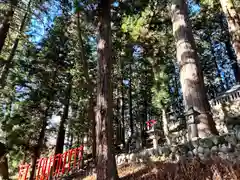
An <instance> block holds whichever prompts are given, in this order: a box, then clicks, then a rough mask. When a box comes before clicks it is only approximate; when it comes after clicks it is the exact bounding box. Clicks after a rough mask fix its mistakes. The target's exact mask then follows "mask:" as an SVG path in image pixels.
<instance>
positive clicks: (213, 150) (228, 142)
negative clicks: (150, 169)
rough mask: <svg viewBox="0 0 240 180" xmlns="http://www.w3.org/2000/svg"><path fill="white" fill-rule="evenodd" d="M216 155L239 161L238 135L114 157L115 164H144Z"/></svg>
mask: <svg viewBox="0 0 240 180" xmlns="http://www.w3.org/2000/svg"><path fill="white" fill-rule="evenodd" d="M213 155H214V156H215V155H218V156H220V157H221V158H223V159H228V160H230V161H233V162H236V161H239V160H240V135H235V134H226V135H223V136H212V137H209V138H205V139H197V140H195V141H193V142H187V143H185V144H180V145H177V146H172V145H171V146H162V147H161V146H159V147H158V149H153V148H151V149H144V150H142V151H140V152H138V153H131V154H119V155H116V162H117V164H122V163H129V162H144V161H148V160H150V159H151V158H153V157H155V158H158V160H160V159H161V160H171V161H175V160H179V159H180V158H181V157H184V158H185V157H186V158H187V157H188V158H192V157H194V156H199V157H200V158H201V159H208V158H209V157H210V156H213Z"/></svg>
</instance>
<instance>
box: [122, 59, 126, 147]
mask: <svg viewBox="0 0 240 180" xmlns="http://www.w3.org/2000/svg"><path fill="white" fill-rule="evenodd" d="M123 80H124V65H123V62H121V96H122V97H121V101H122V102H121V105H122V108H121V114H122V117H121V121H122V132H121V135H122V143H123V147H124V148H125V145H126V143H125V119H124V118H125V115H124V113H125V104H124V103H125V99H124V95H125V93H124V83H123Z"/></svg>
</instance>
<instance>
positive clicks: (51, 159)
mask: <svg viewBox="0 0 240 180" xmlns="http://www.w3.org/2000/svg"><path fill="white" fill-rule="evenodd" d="M53 160H54V156H51V157H50V158H49V159H48V167H47V177H49V176H50V174H51V168H52V166H53Z"/></svg>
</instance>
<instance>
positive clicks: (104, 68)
mask: <svg viewBox="0 0 240 180" xmlns="http://www.w3.org/2000/svg"><path fill="white" fill-rule="evenodd" d="M110 5H111V2H110V0H99V5H98V8H99V16H98V18H99V23H98V28H99V29H98V31H99V39H98V45H97V50H98V56H99V57H98V77H97V107H96V135H97V180H115V179H119V178H118V175H117V167H116V161H115V156H114V148H113V144H112V142H113V133H112V128H113V127H112V111H113V109H112V98H113V97H112V83H111V81H112V78H111V76H112V74H111V73H112V57H111V56H112V44H111V25H110V7H111V6H110Z"/></svg>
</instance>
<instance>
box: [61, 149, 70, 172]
mask: <svg viewBox="0 0 240 180" xmlns="http://www.w3.org/2000/svg"><path fill="white" fill-rule="evenodd" d="M68 152H69V151H66V152H65V153H63V154H62V157H63V163H62V174H64V172H65V165H66V161H67V154H68Z"/></svg>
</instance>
